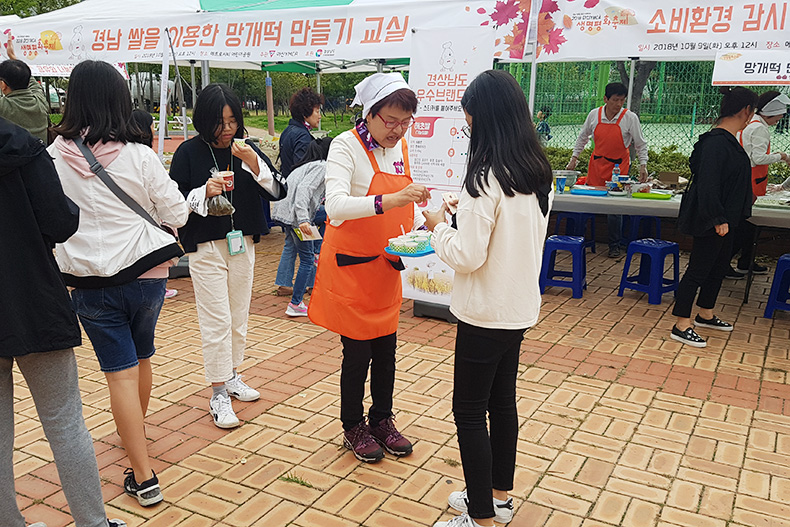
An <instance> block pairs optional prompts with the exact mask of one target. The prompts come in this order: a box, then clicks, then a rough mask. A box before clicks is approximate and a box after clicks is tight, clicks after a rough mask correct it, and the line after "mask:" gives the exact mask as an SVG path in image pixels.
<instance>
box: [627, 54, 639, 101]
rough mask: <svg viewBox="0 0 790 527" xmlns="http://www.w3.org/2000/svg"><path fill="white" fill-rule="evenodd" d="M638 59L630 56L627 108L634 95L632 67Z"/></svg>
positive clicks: (634, 66)
mask: <svg viewBox="0 0 790 527" xmlns="http://www.w3.org/2000/svg"><path fill="white" fill-rule="evenodd" d="M637 61H639V57H631V74H630V75H629V76H628V106H626V108H628V109H629V110H630V109H631V99H632V98H633V96H634V69H635V68H636V63H637Z"/></svg>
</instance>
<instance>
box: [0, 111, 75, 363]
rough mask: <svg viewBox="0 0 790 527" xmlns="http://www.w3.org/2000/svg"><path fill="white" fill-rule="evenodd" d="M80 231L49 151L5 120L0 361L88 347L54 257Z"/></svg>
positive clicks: (0, 158) (0, 172)
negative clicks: (55, 250) (54, 251)
mask: <svg viewBox="0 0 790 527" xmlns="http://www.w3.org/2000/svg"><path fill="white" fill-rule="evenodd" d="M78 225H79V209H78V208H77V206H76V205H74V203H73V202H71V200H69V199H68V198H67V197H66V195H65V194H64V193H63V188H62V187H61V186H60V180H59V179H58V174H57V172H55V166H54V165H53V164H52V159H51V158H50V157H49V154H47V151H46V150H45V145H44V143H43V142H42V141H41V140H40V139H36V138H35V137H33V136H32V135H30V133H28V132H27V131H26V130H25V129H23V128H20V127H19V126H16V125H14V124H11V123H10V122H8V121H6V120H5V119H0V247H2V249H0V276H2V279H3V292H2V294H0V321H1V322H0V357H14V356H19V355H27V354H29V353H37V352H45V351H54V350H60V349H67V348H72V347H74V346H79V345H80V344H81V337H80V329H79V326H78V324H77V317H76V316H75V314H74V311H73V310H72V308H71V301H70V300H69V294H68V292H67V291H66V285H65V284H64V283H63V278H62V277H61V275H60V270H59V269H58V266H57V264H56V263H55V258H54V256H53V254H52V249H53V248H54V246H55V243H60V242H64V241H66V240H67V239H68V238H69V237H70V236H71V235H72V234H74V233H75V232H76V231H77V227H78Z"/></svg>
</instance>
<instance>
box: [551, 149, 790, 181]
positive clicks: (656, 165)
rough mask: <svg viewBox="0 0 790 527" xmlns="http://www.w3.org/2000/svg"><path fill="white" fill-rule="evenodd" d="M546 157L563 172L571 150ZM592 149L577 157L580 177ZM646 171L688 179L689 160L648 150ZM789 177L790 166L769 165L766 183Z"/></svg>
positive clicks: (673, 151)
mask: <svg viewBox="0 0 790 527" xmlns="http://www.w3.org/2000/svg"><path fill="white" fill-rule="evenodd" d="M545 152H546V156H548V158H549V162H550V163H551V168H552V169H553V170H564V169H565V167H566V165H567V164H568V160H570V158H571V154H572V153H573V150H572V149H570V148H557V147H554V146H549V147H546V148H545ZM591 153H592V148H586V149H584V150H583V151H582V153H581V154H580V155H579V164H578V165H577V166H576V169H577V170H578V171H579V172H581V175H583V176H586V175H587V165H588V164H589V162H590V154H591ZM647 171H648V173H650V174H652V173H653V172H656V173H658V172H677V173H678V174H680V175H681V176H683V177H685V178H688V177H689V176H690V175H691V170H690V169H689V158H688V156H686V155H684V154H683V153H681V152H678V147H677V146H676V145H672V146H667V147H664V148H662V149H661V150H659V151H655V150H649V151H648V161H647ZM630 173H631V175H633V176H636V175H637V174H638V173H639V169H638V167H636V166H635V164H634V165H631V171H630ZM788 177H790V166H788V165H786V164H785V163H774V164H773V165H771V168H770V170H769V174H768V181H769V182H770V183H781V182H782V181H784V180H785V179H787V178H788Z"/></svg>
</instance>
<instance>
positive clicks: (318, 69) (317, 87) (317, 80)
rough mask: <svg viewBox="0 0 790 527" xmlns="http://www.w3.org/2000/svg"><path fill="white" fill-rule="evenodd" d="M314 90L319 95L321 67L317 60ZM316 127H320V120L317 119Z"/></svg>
mask: <svg viewBox="0 0 790 527" xmlns="http://www.w3.org/2000/svg"><path fill="white" fill-rule="evenodd" d="M315 91H317V92H318V95H321V68H320V67H319V66H318V63H317V62H316V64H315ZM319 111H320V110H319ZM318 129H319V130H321V129H322V128H321V121H318Z"/></svg>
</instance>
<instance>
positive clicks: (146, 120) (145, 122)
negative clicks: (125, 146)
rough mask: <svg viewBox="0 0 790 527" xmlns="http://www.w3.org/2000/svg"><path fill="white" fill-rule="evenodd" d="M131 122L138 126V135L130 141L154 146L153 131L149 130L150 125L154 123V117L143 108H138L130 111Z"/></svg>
mask: <svg viewBox="0 0 790 527" xmlns="http://www.w3.org/2000/svg"><path fill="white" fill-rule="evenodd" d="M130 120H131V122H132V124H133V125H134V126H136V127H137V128H139V137H138V138H137V139H136V140H135V139H133V140H132V142H134V143H140V144H143V145H145V146H149V147H151V148H153V147H154V133H153V132H152V131H151V125H152V124H154V117H153V115H151V114H150V113H148V112H146V111H145V110H141V109H139V108H137V109H135V110H133V111H132V116H131V119H130Z"/></svg>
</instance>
